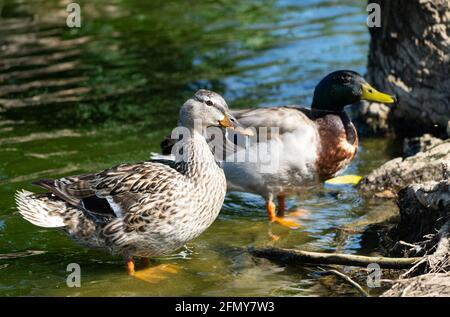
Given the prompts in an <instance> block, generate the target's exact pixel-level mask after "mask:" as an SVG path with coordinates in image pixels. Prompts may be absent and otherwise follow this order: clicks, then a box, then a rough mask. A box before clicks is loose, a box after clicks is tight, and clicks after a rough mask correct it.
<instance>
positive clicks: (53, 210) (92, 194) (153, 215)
mask: <svg viewBox="0 0 450 317" xmlns="http://www.w3.org/2000/svg"><path fill="white" fill-rule="evenodd" d="M179 124H180V125H181V127H182V128H183V129H184V130H183V131H184V132H183V133H184V136H183V141H182V146H183V154H184V156H183V159H181V160H179V161H175V162H174V161H163V160H160V161H149V162H143V163H136V164H122V165H118V166H115V167H112V168H110V169H107V170H104V171H103V172H100V173H95V174H85V175H80V176H74V177H65V178H61V179H58V180H40V181H37V182H35V183H34V184H36V185H39V186H41V187H43V188H45V189H46V190H48V191H49V193H46V194H34V193H30V192H28V191H24V190H22V191H18V192H17V193H16V202H17V206H18V209H19V212H20V213H21V215H22V216H23V217H24V218H25V219H26V220H28V221H29V222H31V223H33V224H35V225H37V226H40V227H51V228H60V229H62V230H63V231H64V232H65V233H66V234H67V235H68V236H69V237H70V238H72V239H74V240H75V241H77V242H78V243H80V244H82V245H84V246H87V247H91V248H96V249H106V250H109V251H111V252H112V253H113V254H120V255H123V256H124V257H125V258H126V260H127V268H128V273H129V274H130V275H134V276H136V277H138V278H141V279H143V280H146V281H155V280H158V278H159V277H158V276H154V273H155V272H161V271H167V272H171V271H173V268H172V267H170V266H166V267H165V268H164V267H163V268H157V269H156V270H155V268H148V269H146V270H141V271H135V270H134V262H133V259H132V257H133V256H139V257H144V258H149V257H157V256H161V255H166V254H168V253H171V252H173V251H174V250H176V249H178V248H180V247H182V246H183V245H185V244H186V243H187V242H189V241H191V240H193V239H195V238H196V237H198V236H199V235H200V234H201V233H202V232H203V231H205V230H206V229H207V228H208V227H209V226H210V225H211V224H212V223H213V221H214V220H215V219H216V217H217V215H218V214H219V211H220V209H221V206H222V204H223V200H224V197H225V192H226V180H225V175H224V172H223V170H222V168H221V167H220V166H219V165H218V164H217V163H216V161H215V160H214V156H213V154H212V153H211V150H210V148H209V147H208V144H207V142H206V140H205V138H204V136H203V134H202V132H203V130H204V129H205V128H206V127H209V126H218V127H221V128H226V127H231V128H235V127H238V123H237V121H236V120H235V119H234V118H233V117H232V116H231V115H230V113H229V109H228V106H227V104H226V102H225V100H224V99H223V98H222V97H221V96H220V95H218V94H216V93H214V92H211V91H207V90H199V91H198V92H197V93H196V94H195V95H194V96H193V97H192V98H191V99H189V100H187V101H186V102H185V103H184V105H183V106H182V108H181V110H180V119H179ZM194 124H195V127H194ZM152 273H153V276H152Z"/></svg>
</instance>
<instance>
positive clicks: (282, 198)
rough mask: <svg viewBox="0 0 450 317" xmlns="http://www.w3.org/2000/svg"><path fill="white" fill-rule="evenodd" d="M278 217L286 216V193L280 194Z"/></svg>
mask: <svg viewBox="0 0 450 317" xmlns="http://www.w3.org/2000/svg"><path fill="white" fill-rule="evenodd" d="M277 200H278V213H277V215H278V217H284V214H285V211H286V196H285V195H278V196H277Z"/></svg>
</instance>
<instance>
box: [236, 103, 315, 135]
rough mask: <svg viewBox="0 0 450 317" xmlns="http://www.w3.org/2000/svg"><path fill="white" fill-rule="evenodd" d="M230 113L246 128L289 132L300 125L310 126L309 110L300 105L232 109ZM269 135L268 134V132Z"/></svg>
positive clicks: (280, 132) (281, 132)
mask: <svg viewBox="0 0 450 317" xmlns="http://www.w3.org/2000/svg"><path fill="white" fill-rule="evenodd" d="M231 113H232V115H233V116H234V117H235V118H236V119H237V120H238V121H239V123H240V124H242V125H243V126H244V127H246V128H255V129H256V132H257V133H258V128H271V127H275V128H278V129H279V134H280V135H282V134H284V133H290V132H293V131H295V130H297V129H298V128H299V127H300V126H304V125H308V126H311V125H313V124H314V122H313V121H312V120H311V118H310V110H309V109H307V108H303V107H300V106H283V107H268V108H255V109H242V110H232V111H231ZM269 137H270V134H269Z"/></svg>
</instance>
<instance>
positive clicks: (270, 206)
mask: <svg viewBox="0 0 450 317" xmlns="http://www.w3.org/2000/svg"><path fill="white" fill-rule="evenodd" d="M266 209H267V216H268V217H269V221H270V222H275V223H277V224H279V225H281V226H283V227H287V228H291V229H296V228H298V227H300V223H298V222H296V221H294V220H289V219H286V218H284V217H279V216H277V215H276V207H275V204H274V202H273V201H272V199H268V200H267V202H266Z"/></svg>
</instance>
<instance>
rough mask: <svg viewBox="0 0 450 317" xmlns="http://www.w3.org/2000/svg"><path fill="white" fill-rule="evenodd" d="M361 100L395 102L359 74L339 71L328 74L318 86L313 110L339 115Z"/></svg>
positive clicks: (315, 91)
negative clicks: (348, 106)
mask: <svg viewBox="0 0 450 317" xmlns="http://www.w3.org/2000/svg"><path fill="white" fill-rule="evenodd" d="M361 100H368V101H374V102H380V103H394V102H395V98H394V97H393V96H391V95H388V94H385V93H382V92H379V91H378V90H376V89H375V88H373V87H372V86H371V85H370V84H369V83H368V82H367V81H366V80H365V79H364V78H363V77H362V76H361V75H360V74H358V73H357V72H354V71H351V70H338V71H335V72H332V73H330V74H328V75H327V76H326V77H325V78H323V79H322V80H321V81H320V82H319V84H318V85H317V86H316V88H315V90H314V98H313V103H312V106H311V108H312V109H315V110H324V112H337V113H339V112H342V111H343V110H344V107H345V106H347V105H350V104H353V103H356V102H359V101H361Z"/></svg>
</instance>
